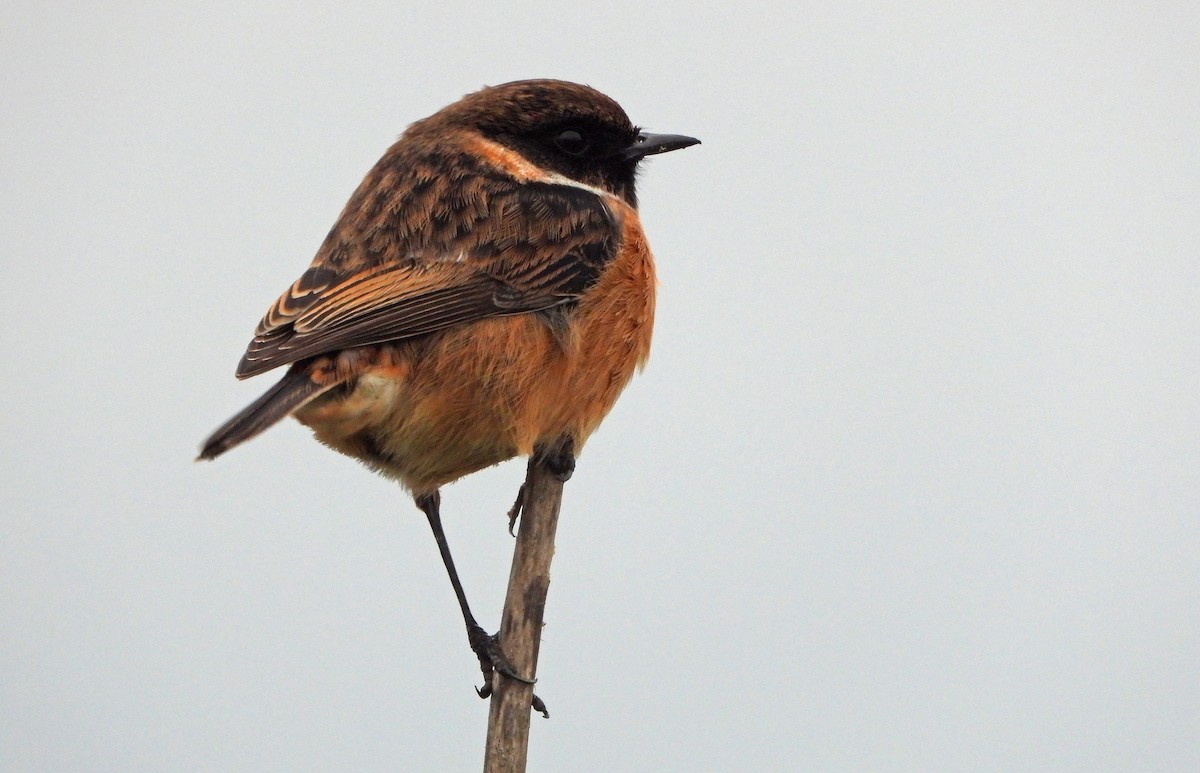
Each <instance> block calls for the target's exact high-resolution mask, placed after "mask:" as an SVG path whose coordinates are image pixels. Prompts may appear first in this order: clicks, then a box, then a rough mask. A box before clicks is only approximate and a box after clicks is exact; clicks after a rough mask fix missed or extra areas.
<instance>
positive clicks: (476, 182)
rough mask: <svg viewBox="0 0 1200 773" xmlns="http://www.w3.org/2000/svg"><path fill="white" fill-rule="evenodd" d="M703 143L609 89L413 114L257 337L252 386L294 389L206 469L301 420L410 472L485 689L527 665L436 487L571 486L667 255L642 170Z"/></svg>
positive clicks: (251, 419) (565, 86) (634, 355)
mask: <svg viewBox="0 0 1200 773" xmlns="http://www.w3.org/2000/svg"><path fill="white" fill-rule="evenodd" d="M698 142H699V140H696V139H694V138H691V137H684V136H679V135H670V134H666V135H664V134H648V133H646V132H643V131H641V130H640V129H639V128H638V127H636V126H634V125H633V124H632V123H631V122H630V120H629V118H628V117H627V116H626V115H625V111H624V110H622V109H621V107H620V106H619V105H618V104H617V103H616V102H614V101H613V100H612V99H610V98H609V97H607V96H605V95H604V94H601V93H600V92H598V91H596V90H595V89H592V88H589V87H587V86H582V85H578V84H574V83H568V82H564V81H555V80H529V81H518V82H514V83H507V84H504V85H501V86H494V87H489V88H484V89H482V90H480V91H477V92H475V93H473V94H469V95H467V96H466V97H464V98H463V99H461V100H459V101H458V102H455V103H454V104H452V105H450V106H449V107H446V108H444V109H442V110H440V111H439V112H437V113H435V114H433V115H432V116H430V117H428V118H426V119H424V120H421V121H417V122H416V123H414V124H413V125H412V126H410V127H409V128H408V130H407V131H405V132H404V134H403V135H402V136H401V137H400V139H399V140H398V141H397V142H396V143H395V144H394V145H392V146H391V148H389V149H388V151H387V152H386V153H385V154H384V155H383V158H381V159H380V160H379V161H378V163H376V164H375V166H374V168H373V169H371V171H370V172H369V173H368V174H367V176H366V178H365V179H364V180H363V181H362V183H361V184H360V185H359V186H358V189H357V190H356V191H355V192H354V195H353V196H351V198H350V201H349V203H347V204H346V207H345V209H344V210H343V211H342V214H341V216H340V217H339V218H338V220H337V223H336V224H335V225H334V226H333V228H332V230H330V232H329V235H328V236H327V237H326V238H325V241H324V243H323V244H322V245H321V248H320V249H319V250H318V251H317V255H316V257H315V258H314V259H313V262H312V264H311V265H310V266H309V268H308V270H307V271H305V272H304V273H303V274H301V276H300V278H299V279H297V280H296V282H295V283H294V284H293V285H292V286H291V287H290V288H289V289H288V290H287V292H285V293H284V294H283V295H282V296H281V297H280V298H279V300H278V301H276V302H275V304H274V305H273V306H272V307H271V308H270V309H269V310H268V311H267V314H266V316H265V317H263V319H262V321H261V322H260V323H259V324H258V327H257V329H256V330H255V332H254V340H253V341H251V343H250V346H249V348H248V349H247V350H246V354H245V356H243V357H242V361H241V363H240V364H239V365H238V368H237V376H238V378H247V377H249V376H256V375H258V374H260V373H265V372H267V371H269V370H272V369H274V368H277V367H281V366H284V365H287V366H289V367H288V370H287V373H286V374H285V375H284V376H283V378H282V379H281V380H280V381H279V382H278V383H277V384H275V386H273V387H271V388H270V389H269V390H267V392H266V393H265V394H263V396H262V397H260V398H258V399H257V400H256V401H254V402H253V403H252V404H251V405H249V406H248V407H247V408H245V409H244V410H243V411H242V412H241V413H238V414H237V415H236V416H234V417H233V418H232V419H230V420H229V421H228V422H226V423H225V424H224V425H222V426H221V427H220V428H219V429H217V430H216V431H215V432H214V433H213V434H212V436H210V437H209V438H208V439H207V440H205V441H204V444H203V447H202V449H201V451H200V458H201V459H213V458H215V457H217V456H219V455H220V454H222V453H224V452H225V451H227V450H229V449H230V448H232V447H233V446H235V445H238V444H239V443H242V442H244V441H246V440H248V439H250V438H252V437H254V436H255V435H257V434H259V433H260V432H262V431H263V430H265V429H267V428H268V427H270V426H271V425H272V424H274V423H275V422H277V421H279V420H280V419H283V418H284V417H287V416H295V417H296V418H297V419H298V420H299V421H300V422H301V423H303V424H305V425H307V426H308V427H310V428H311V429H312V430H313V433H314V434H315V435H316V437H317V439H318V440H320V441H321V442H322V443H324V444H325V445H327V446H329V447H331V448H333V449H335V450H337V451H340V452H342V453H344V454H346V455H348V456H351V457H354V458H355V459H358V460H360V461H362V462H363V463H364V464H366V465H367V466H368V467H371V468H372V469H374V470H376V471H378V472H380V473H382V474H383V475H386V476H388V477H390V478H393V479H395V480H397V481H398V482H399V483H400V484H401V485H402V486H403V487H404V488H405V489H407V490H408V491H409V492H410V493H411V494H412V495H413V497H414V499H415V501H416V504H417V506H418V507H419V508H420V509H421V510H422V511H423V512H424V513H425V515H426V517H427V518H428V519H429V523H430V526H431V528H432V529H433V532H434V536H435V538H436V539H437V542H438V546H439V550H440V552H441V555H442V560H443V562H444V563H445V565H446V570H447V572H448V573H449V575H450V579H451V583H452V585H453V586H454V591H455V595H456V596H457V597H458V602H459V606H460V609H461V611H462V614H463V618H464V620H465V622H466V626H467V633H468V639H469V641H470V644H471V648H472V650H473V651H474V652H475V654H476V655H477V657H478V658H479V660H480V667H481V669H482V670H483V672H484V676H485V684H484V688H483V690H481V691H480V694H481V695H482V696H484V697H486V696H487V695H488V694H489V692H490V685H491V678H490V677H491V673H492V669H493V668H495V669H496V670H499V671H500V672H501V673H503V674H505V675H506V676H509V677H511V678H514V679H521V680H522V681H528V680H525V679H524V678H523V677H521V676H520V675H519V674H517V673H515V672H514V670H513V669H512V667H511V665H510V664H509V663H508V662H507V660H506V658H505V657H504V654H503V651H502V650H501V648H500V646H499V643H498V642H497V640H496V637H494V636H488V635H487V634H486V633H485V632H484V631H483V629H482V628H481V627H480V626H479V624H478V623H477V622H476V621H475V618H474V616H473V615H472V614H471V611H470V607H469V606H468V604H467V600H466V597H465V595H464V593H463V590H462V586H461V583H460V582H459V579H458V575H457V572H456V570H455V568H454V562H453V560H452V558H451V557H450V550H449V547H448V546H447V544H446V539H445V534H444V532H443V530H442V525H441V518H440V513H439V501H440V499H439V495H438V489H439V488H440V487H441V486H443V485H445V484H447V483H450V482H452V481H454V480H457V479H459V478H461V477H463V476H464V475H468V474H470V473H472V472H475V471H477V470H480V469H483V468H485V467H489V466H491V465H494V464H497V463H499V462H502V461H505V460H507V459H511V458H513V457H515V456H519V455H523V456H528V455H537V456H538V457H539V458H540V459H541V460H543V461H545V462H546V463H547V464H548V465H549V466H550V467H551V469H552V470H553V471H554V472H555V473H556V474H557V475H559V477H561V478H562V479H564V480H565V479H566V478H567V477H569V476H570V474H571V471H572V470H573V469H574V463H575V462H574V459H575V454H577V453H578V452H579V450H580V449H581V448H582V447H583V444H584V442H585V441H586V440H587V438H588V436H589V435H591V434H592V432H593V431H594V430H595V429H596V427H597V426H598V425H599V424H600V422H601V420H602V419H603V418H604V417H605V415H606V414H607V413H608V412H609V410H610V409H611V408H612V406H613V403H614V402H615V401H616V399H617V396H618V395H619V394H620V393H621V391H622V390H623V389H624V388H625V385H626V384H627V383H628V382H629V379H630V377H631V376H632V375H633V372H634V370H635V369H636V368H638V367H640V366H641V365H643V364H644V363H645V361H646V357H647V355H648V354H649V351H650V334H651V328H652V325H653V321H654V291H655V274H654V261H653V259H652V257H651V254H650V249H649V247H648V246H647V243H646V236H645V234H644V233H643V232H642V225H641V221H640V220H639V218H638V213H637V196H636V194H635V193H634V177H635V173H636V169H637V165H638V162H639V161H641V160H642V159H643V158H644V157H646V156H648V155H652V154H656V153H664V152H666V151H670V150H677V149H679V148H685V147H688V146H689V145H695V144H697V143H698Z"/></svg>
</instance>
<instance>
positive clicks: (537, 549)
mask: <svg viewBox="0 0 1200 773" xmlns="http://www.w3.org/2000/svg"><path fill="white" fill-rule="evenodd" d="M535 458H536V457H535ZM562 488H563V485H562V481H561V480H560V479H559V478H558V477H556V476H555V475H554V473H552V472H550V471H549V470H548V469H546V466H545V465H543V464H540V463H538V462H537V461H535V459H530V460H529V467H528V469H527V470H526V473H525V485H524V487H523V489H522V498H521V499H519V500H518V506H519V509H520V513H521V527H520V531H519V532H518V533H517V544H516V549H515V550H514V552H513V564H512V571H511V573H510V574H509V577H508V596H507V598H506V599H505V601H504V618H503V620H502V621H501V623H500V646H501V647H502V648H503V649H504V652H505V654H506V655H508V659H509V661H511V662H512V664H513V666H514V668H515V670H516V671H517V673H519V674H522V675H526V676H530V677H533V676H534V675H535V674H536V673H537V659H538V649H539V646H540V644H541V640H542V616H543V613H544V612H545V609H546V592H547V591H548V590H549V588H550V560H551V559H552V558H553V557H554V533H555V530H556V529H557V528H558V511H559V507H560V505H561V504H562ZM518 506H514V511H515V510H517V509H518ZM492 687H493V693H492V703H491V708H490V710H489V711H488V734H487V751H486V752H485V755H484V763H483V769H484V773H523V771H524V770H525V761H526V758H527V756H528V752H529V714H530V705H531V702H532V701H533V698H534V696H533V685H529V684H524V683H522V682H518V681H516V680H513V679H507V678H505V677H504V676H502V675H501V674H499V673H496V674H495V676H493V677H492Z"/></svg>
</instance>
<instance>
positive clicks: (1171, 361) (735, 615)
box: [0, 1, 1200, 772]
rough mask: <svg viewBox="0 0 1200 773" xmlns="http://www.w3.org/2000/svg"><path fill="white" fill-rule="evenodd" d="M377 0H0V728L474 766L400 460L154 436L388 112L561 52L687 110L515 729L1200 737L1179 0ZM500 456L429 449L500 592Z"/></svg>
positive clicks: (957, 756) (179, 434)
mask: <svg viewBox="0 0 1200 773" xmlns="http://www.w3.org/2000/svg"><path fill="white" fill-rule="evenodd" d="M403 5H404V4H400V3H344V2H340V3H331V4H329V5H326V6H318V5H313V4H305V5H297V4H282V3H281V4H271V5H266V6H261V7H256V8H249V7H247V4H246V3H243V2H238V3H222V2H207V3H203V4H195V5H194V6H193V7H191V8H190V9H187V8H184V6H183V5H182V4H179V3H169V4H162V3H114V4H110V5H109V6H108V7H105V6H104V5H103V4H86V5H85V4H82V3H75V4H65V3H56V4H55V3H16V2H10V3H6V4H5V5H4V7H3V9H2V10H0V103H2V104H3V106H4V108H3V117H2V118H0V140H2V142H0V211H2V212H3V216H2V217H0V266H2V267H3V276H4V288H5V293H4V298H5V299H4V303H3V307H2V308H3V311H2V312H0V314H2V317H0V343H2V344H3V351H4V355H5V357H4V363H3V366H2V367H3V375H4V384H5V399H4V400H3V401H2V403H0V420H2V432H0V443H2V444H3V446H2V456H3V464H2V465H0V511H2V514H0V768H2V769H3V770H5V771H242V770H245V771H299V770H306V771H332V770H356V771H359V770H361V771H374V770H378V771H384V770H474V769H478V768H479V767H480V766H481V761H482V753H483V743H484V735H485V725H486V721H487V705H486V703H484V702H483V701H480V700H479V699H477V698H476V697H475V696H474V693H473V692H472V690H471V688H472V685H474V684H478V683H479V673H478V668H477V664H476V663H475V660H474V658H473V657H472V656H471V654H470V652H469V651H468V649H467V646H466V640H465V638H466V637H465V635H464V633H463V631H462V627H461V621H460V619H459V617H458V612H457V610H456V608H455V604H454V597H453V595H452V593H451V590H450V587H449V584H448V583H447V581H446V579H445V577H444V575H443V571H442V568H441V566H440V563H439V561H438V556H437V551H436V548H435V545H434V543H433V540H432V538H431V537H430V535H429V533H428V531H429V530H428V526H427V524H426V523H425V520H424V518H423V517H422V516H421V514H420V513H419V512H418V511H417V510H416V509H415V508H414V507H413V506H412V503H411V501H410V500H409V499H408V497H407V496H405V495H404V494H403V493H402V492H401V491H400V490H399V489H398V488H397V487H396V486H395V485H394V484H391V483H389V482H387V481H385V480H383V479H380V478H378V477H375V476H373V475H371V474H369V473H368V472H367V471H366V470H365V469H364V468H362V467H360V466H359V465H357V464H355V463H354V462H352V461H350V460H348V459H345V458H343V457H340V456H338V455H336V454H334V453H332V452H330V451H328V450H326V449H324V448H323V447H321V446H320V445H319V444H317V443H316V442H314V441H313V440H312V439H311V438H310V437H309V436H308V433H307V432H306V430H304V428H303V427H301V426H299V425H298V424H295V423H293V422H289V423H287V424H284V425H281V426H279V427H276V428H274V429H273V430H271V431H270V432H269V433H267V434H266V435H264V436H262V437H261V438H259V439H257V440H255V441H254V442H253V443H251V444H248V445H247V446H245V447H242V448H238V449H237V450H236V451H234V452H231V453H230V454H228V455H227V456H225V457H222V458H221V459H220V460H218V461H217V462H214V463H209V464H195V463H193V462H192V458H193V457H194V455H195V453H196V450H197V446H198V444H199V442H200V440H201V439H202V438H203V437H204V436H205V435H206V434H207V433H208V432H209V431H211V430H212V429H213V428H214V427H215V426H216V425H217V424H219V423H220V422H221V421H223V420H224V419H226V418H227V417H228V416H229V415H230V414H232V413H233V412H234V411H236V410H237V409H239V408H241V407H242V406H243V405H244V404H245V403H246V402H248V401H249V400H250V399H252V398H253V397H255V396H257V394H258V393H259V392H261V391H262V390H264V389H265V388H266V387H267V386H269V385H270V383H271V382H272V378H273V377H272V376H265V377H262V378H260V379H254V380H252V381H250V382H246V383H240V382H237V381H235V379H234V378H233V370H234V366H235V365H236V363H237V361H238V359H239V357H240V356H241V354H242V351H243V349H244V347H245V345H246V344H247V343H248V341H249V338H250V335H251V333H252V330H253V327H254V325H255V323H256V322H257V321H258V319H259V317H260V316H261V315H262V313H263V312H264V311H265V310H266V308H267V306H268V305H269V304H270V303H271V302H272V301H273V300H274V299H275V297H276V296H277V295H278V294H279V293H280V292H281V291H282V290H284V289H285V288H286V287H287V286H288V285H289V284H291V282H292V281H293V280H294V279H295V278H296V277H297V276H298V275H299V274H300V273H301V272H302V271H303V269H304V268H305V267H306V266H307V264H308V262H309V261H310V260H311V258H312V255H313V253H314V252H315V250H316V248H317V247H318V245H319V244H320V242H321V239H322V238H323V237H324V235H325V233H326V231H327V230H328V228H329V227H330V226H331V225H332V224H333V221H334V219H335V218H336V216H337V214H338V212H339V211H340V209H341V207H342V205H343V204H344V203H345V201H346V199H347V198H348V196H349V195H350V193H351V191H352V190H353V188H354V186H355V185H356V184H357V183H358V181H359V180H360V179H361V177H362V175H363V174H364V173H365V172H366V171H367V169H368V168H370V166H371V164H373V163H374V161H375V160H376V159H377V158H378V156H379V155H380V154H381V153H382V152H383V150H384V149H385V148H386V147H387V146H388V145H389V144H390V143H391V141H392V140H393V139H394V138H395V136H396V135H398V134H399V133H400V132H401V131H402V130H403V129H404V127H405V126H406V125H407V124H408V123H410V122H412V121H414V120H416V119H418V118H421V117H423V116H425V115H428V114H429V113H431V112H433V111H434V110H436V109H438V108H440V107H442V106H444V105H445V104H447V103H449V102H452V101H454V100H455V99H457V98H458V97H459V96H461V95H462V94H464V93H466V92H469V91H473V90H475V89H477V88H479V87H480V86H482V85H484V84H495V83H500V82H504V81H508V80H512V79H516V78H527V77H557V78H565V79H570V80H577V81H582V82H586V83H589V84H591V85H593V86H595V87H597V88H599V89H601V90H602V91H604V92H606V93H608V94H610V95H611V96H613V97H614V98H616V99H617V100H618V101H620V102H621V104H622V105H624V107H625V108H626V110H627V111H628V112H629V114H630V115H631V116H632V117H633V120H634V121H635V122H637V123H640V124H641V125H643V126H645V127H647V128H649V129H651V130H654V131H666V132H674V133H685V134H692V135H695V136H697V137H700V138H701V139H702V140H703V142H704V144H703V145H701V146H699V147H695V148H690V149H688V150H685V151H681V152H679V153H672V154H670V155H667V156H663V157H660V158H655V159H653V160H651V161H650V162H649V163H647V164H646V168H645V173H644V174H643V175H642V177H641V183H640V194H641V200H642V217H643V220H644V222H645V224H646V229H647V232H648V234H649V236H650V241H651V243H652V245H653V247H654V249H655V252H656V255H657V258H658V264H659V271H660V277H661V288H660V301H659V307H658V321H657V328H656V339H655V343H654V353H653V355H652V357H651V362H650V366H649V368H648V369H647V371H646V372H645V374H644V375H642V376H640V377H639V378H637V379H636V380H635V381H634V382H633V384H632V385H631V387H630V388H629V389H628V391H627V392H626V394H625V396H624V397H623V398H622V400H621V402H620V403H619V404H618V406H617V408H616V410H615V411H614V412H613V414H612V415H611V416H610V417H609V419H608V421H607V422H606V423H605V425H604V426H603V427H602V428H601V430H600V431H599V433H598V434H597V435H596V436H595V437H594V438H593V439H592V441H591V443H590V444H589V445H588V447H587V449H586V452H585V453H584V454H583V456H582V457H581V458H580V460H579V468H578V470H577V472H576V475H575V477H574V479H572V480H571V482H570V483H569V484H568V486H567V489H566V494H565V500H564V506H563V514H562V518H561V521H560V524H559V530H558V550H557V555H556V557H555V561H554V569H553V584H552V586H551V588H550V596H549V603H548V607H547V611H546V619H547V626H546V629H545V637H544V642H543V646H542V650H541V666H540V671H539V677H540V682H539V685H538V692H539V693H540V695H541V696H542V697H543V698H544V699H545V700H546V702H547V704H548V705H549V707H550V711H551V714H552V717H551V719H550V720H548V721H544V720H541V719H540V718H537V717H535V718H534V724H533V733H532V739H531V752H530V769H531V770H543V771H627V770H628V771H671V770H700V771H709V770H712V771H725V770H727V771H734V770H821V771H865V770H876V771H908V770H926V771H934V770H936V771H943V770H945V771H951V770H958V771H968V770H969V771H1014V770H1029V771H1033V770H1037V771H1050V770H1053V771H1088V772H1094V771H1133V770H1137V771H1143V770H1144V771H1151V770H1154V771H1194V770H1200V397H1198V394H1197V393H1198V386H1200V364H1198V363H1200V359H1198V357H1197V341H1198V340H1200V260H1198V258H1200V215H1198V213H1200V85H1198V83H1200V81H1198V79H1197V73H1198V72H1200V53H1198V52H1200V47H1198V44H1197V41H1200V6H1197V5H1196V4H1195V3H1194V2H1176V3H1167V2H1164V3H1152V4H1132V3H1105V2H1052V3H1045V2H1037V3H1012V4H996V5H994V6H991V5H985V4H976V3H969V2H968V3H954V4H951V3H888V4H877V5H860V4H847V3H832V2H831V3H825V4H800V5H796V4H794V3H783V2H780V3H779V4H778V5H777V6H768V5H755V4H753V3H736V4H728V5H727V6H724V7H722V8H700V7H698V6H695V5H693V4H683V3H671V2H644V1H643V2H638V3H632V2H605V3H596V4H590V5H587V6H583V5H572V4H563V3H545V4H538V5H521V4H512V3H506V4H503V6H502V7H503V10H499V8H500V7H501V6H497V10H488V11H481V10H479V9H478V8H477V7H476V4H461V3H456V2H440V3H432V4H431V3H420V4H417V3H413V4H411V6H412V10H405V9H404V8H403V7H402V6H403ZM522 475H523V467H522V466H521V464H520V463H510V464H507V465H502V466H500V467H499V468H496V469H494V470H489V471H487V472H485V473H481V474H479V475H476V476H473V477H472V478H470V479H468V480H466V481H463V482H460V483H458V484H455V485H453V486H451V487H449V488H448V489H446V490H445V491H444V492H443V494H444V514H445V520H446V527H447V531H448V534H449V538H450V541H451V544H452V545H453V547H454V550H455V555H456V558H457V560H458V563H459V567H460V569H461V571H462V574H463V579H464V582H465V584H466V587H467V591H468V593H469V595H470V597H471V599H472V603H473V605H474V607H475V610H476V612H477V614H478V616H479V617H480V619H481V622H483V623H484V625H485V626H487V627H489V628H494V627H495V626H496V625H497V624H498V622H499V616H500V609H501V605H502V603H503V594H504V588H505V583H506V581H507V577H508V567H509V562H510V559H511V553H512V544H513V543H512V540H511V539H510V538H509V537H508V535H507V533H506V532H505V517H504V515H505V511H506V509H507V508H508V506H509V504H510V503H511V502H512V498H513V495H514V494H515V491H516V487H517V485H518V483H519V482H520V480H521V478H522Z"/></svg>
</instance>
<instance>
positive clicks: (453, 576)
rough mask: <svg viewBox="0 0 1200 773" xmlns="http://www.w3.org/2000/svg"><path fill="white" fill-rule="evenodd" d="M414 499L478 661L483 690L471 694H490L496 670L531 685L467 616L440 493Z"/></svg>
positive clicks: (495, 639) (495, 641)
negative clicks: (431, 531)
mask: <svg viewBox="0 0 1200 773" xmlns="http://www.w3.org/2000/svg"><path fill="white" fill-rule="evenodd" d="M415 499H416V503H417V507H419V508H420V509H421V512H423V513H425V517H426V518H428V519H429V527H430V528H431V529H433V538H434V539H435V540H437V545H438V552H439V553H441V555H442V563H443V564H445V566H446V573H447V574H448V575H450V584H451V585H453V586H454V595H455V597H457V598H458V608H459V609H460V610H462V616H463V622H464V623H466V626H467V641H468V642H470V644H471V651H472V652H474V653H475V656H476V657H477V658H479V670H480V671H482V672H483V687H482V688H477V689H476V690H475V691H476V692H477V693H479V697H481V698H486V697H488V696H489V695H491V694H492V672H493V670H495V671H499V672H500V673H502V674H504V675H505V676H507V677H508V678H509V679H515V680H517V681H518V682H525V683H526V684H533V680H531V679H526V678H525V677H523V676H521V675H520V674H518V673H517V672H516V669H514V668H513V666H512V664H511V663H510V662H509V661H508V658H507V657H505V655H504V651H503V650H501V649H500V641H499V638H498V636H489V635H488V633H487V631H485V630H483V628H482V627H481V626H480V625H479V623H477V622H476V621H475V616H474V615H473V614H471V607H470V605H469V604H467V594H466V593H464V592H463V587H462V582H460V581H459V579H458V570H457V569H455V568H454V558H453V557H452V556H451V555H450V545H449V543H448V542H447V541H446V532H445V531H444V530H443V529H442V516H441V512H440V508H441V502H442V497H441V494H439V493H438V492H437V491H434V492H433V493H432V494H423V495H421V496H418V497H416V498H415Z"/></svg>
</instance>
